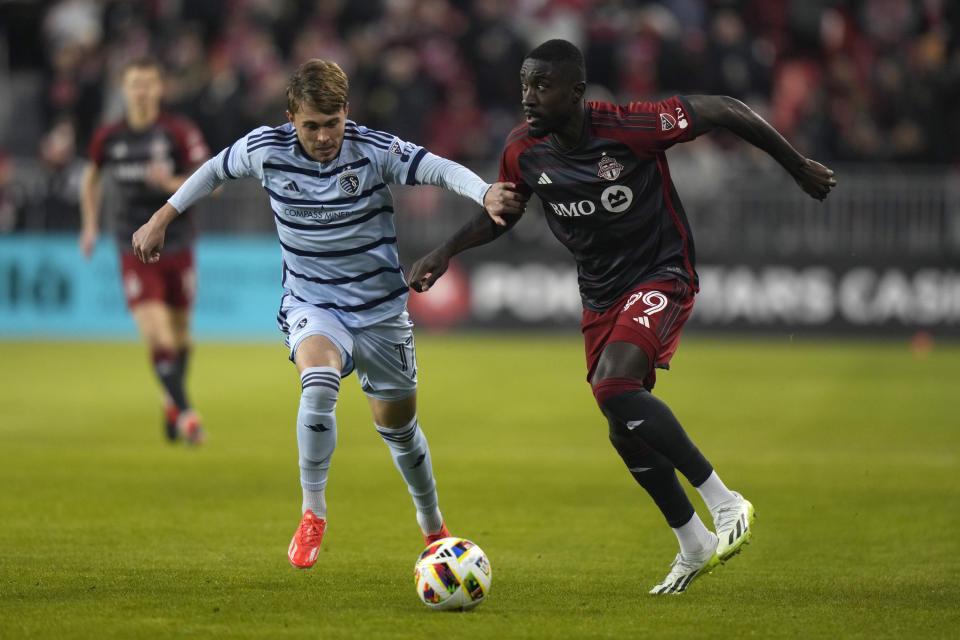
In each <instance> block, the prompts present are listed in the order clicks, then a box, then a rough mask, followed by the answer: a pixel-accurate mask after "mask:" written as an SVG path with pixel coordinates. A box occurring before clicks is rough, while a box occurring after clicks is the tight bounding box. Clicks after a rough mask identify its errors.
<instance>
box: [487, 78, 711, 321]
mask: <svg viewBox="0 0 960 640" xmlns="http://www.w3.org/2000/svg"><path fill="white" fill-rule="evenodd" d="M528 129H529V127H528V125H527V124H523V125H521V126H519V127H517V128H515V129H514V130H513V131H512V132H511V133H510V135H509V136H508V138H507V142H506V145H505V148H504V151H503V155H502V156H501V158H500V180H501V181H507V182H514V183H516V184H517V185H518V187H519V189H520V190H521V191H523V192H524V193H526V194H528V195H529V193H530V192H531V191H532V192H533V193H536V194H537V195H538V196H540V200H541V202H542V204H543V212H544V215H545V216H546V218H547V224H548V225H549V226H550V229H551V230H552V231H553V234H554V235H555V236H556V237H557V239H558V240H560V242H562V243H563V245H564V246H565V247H567V249H569V250H570V252H571V253H572V254H573V257H574V258H575V259H576V261H577V272H578V276H579V277H578V279H579V283H580V297H581V299H582V300H583V306H584V307H585V308H586V309H589V310H591V311H603V310H604V309H606V308H608V307H610V306H611V305H613V304H615V303H616V302H617V301H619V300H620V299H621V298H622V297H623V296H624V295H625V294H627V293H629V292H630V291H633V290H634V289H636V288H637V287H638V286H640V285H641V284H643V283H645V282H655V281H659V280H668V279H681V280H683V281H685V282H687V283H688V284H689V285H690V286H692V287H693V288H694V290H696V289H697V287H698V279H697V273H696V270H695V261H694V249H693V238H692V237H691V233H690V225H689V223H688V222H687V216H686V214H685V213H684V211H683V206H682V205H681V204H680V198H679V197H678V196H677V192H676V189H674V186H673V182H672V181H671V179H670V170H669V168H668V167H667V159H666V156H665V155H664V151H665V150H666V149H668V148H669V147H671V146H673V144H675V143H677V142H684V141H687V140H690V139H691V138H692V131H693V122H692V121H691V120H690V109H689V107H688V105H687V103H686V102H685V101H684V99H683V98H681V97H679V96H675V97H673V98H670V99H668V100H664V101H661V102H633V103H630V104H627V105H615V104H610V103H606V102H589V103H587V110H586V118H585V119H584V131H583V133H582V134H581V138H580V142H579V144H578V145H577V146H576V147H575V148H573V149H561V148H560V147H559V146H558V145H557V143H556V142H555V140H554V139H553V136H551V135H547V136H545V137H543V138H533V137H531V136H530V134H529V132H528Z"/></svg>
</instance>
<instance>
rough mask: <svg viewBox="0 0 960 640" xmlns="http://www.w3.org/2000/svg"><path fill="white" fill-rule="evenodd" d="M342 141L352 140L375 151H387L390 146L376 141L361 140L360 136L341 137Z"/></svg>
mask: <svg viewBox="0 0 960 640" xmlns="http://www.w3.org/2000/svg"><path fill="white" fill-rule="evenodd" d="M343 139H344V140H353V141H354V142H363V143H364V144H369V145H371V146H373V147H376V148H377V149H384V150H387V151H389V149H390V145H389V144H387V143H382V142H379V141H377V140H368V139H367V138H361V137H360V136H343Z"/></svg>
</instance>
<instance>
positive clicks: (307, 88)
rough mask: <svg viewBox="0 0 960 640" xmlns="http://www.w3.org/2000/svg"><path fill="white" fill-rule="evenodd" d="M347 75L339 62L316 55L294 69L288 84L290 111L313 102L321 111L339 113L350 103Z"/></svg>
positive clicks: (294, 111)
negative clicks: (322, 58) (348, 100)
mask: <svg viewBox="0 0 960 640" xmlns="http://www.w3.org/2000/svg"><path fill="white" fill-rule="evenodd" d="M348 88H349V83H348V82H347V74H346V73H344V72H343V69H341V68H340V65H338V64H337V63H336V62H327V61H326V60H320V59H319V58H312V59H310V60H307V61H306V62H304V63H303V64H302V65H300V67H299V68H298V69H297V70H296V71H295V72H294V74H293V76H291V78H290V83H289V84H288V85H287V108H288V109H289V110H290V113H297V112H298V111H300V107H301V105H304V104H309V105H310V106H311V107H313V108H314V109H316V110H317V111H319V112H320V113H336V112H337V111H340V109H342V108H343V107H345V106H346V104H347V89H348Z"/></svg>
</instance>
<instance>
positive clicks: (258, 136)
mask: <svg viewBox="0 0 960 640" xmlns="http://www.w3.org/2000/svg"><path fill="white" fill-rule="evenodd" d="M284 126H286V125H281V126H279V127H276V128H275V129H267V130H266V131H261V132H260V133H253V134H251V135H250V137H249V138H248V140H250V142H260V141H261V140H263V139H265V138H267V137H271V136H274V137H275V136H289V135H292V134H295V133H296V130H293V131H284V129H283V127H284Z"/></svg>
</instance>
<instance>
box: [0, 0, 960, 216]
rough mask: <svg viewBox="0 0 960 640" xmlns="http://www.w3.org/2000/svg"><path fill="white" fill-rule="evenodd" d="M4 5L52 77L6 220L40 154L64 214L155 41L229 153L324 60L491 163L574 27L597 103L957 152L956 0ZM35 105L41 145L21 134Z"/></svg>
mask: <svg viewBox="0 0 960 640" xmlns="http://www.w3.org/2000/svg"><path fill="white" fill-rule="evenodd" d="M12 7H15V10H14V8H12ZM0 17H2V18H3V19H2V20H0V25H3V27H2V28H3V29H4V32H5V33H3V36H4V39H5V40H6V43H7V48H8V55H7V56H6V59H7V66H8V67H9V69H8V70H7V71H8V72H16V73H21V74H22V73H28V74H31V73H32V74H36V75H37V76H38V77H42V82H40V83H38V89H37V93H38V94H39V95H37V96H36V101H37V103H38V105H39V106H40V108H38V109H36V110H35V113H34V114H24V113H21V112H20V111H19V110H18V112H17V113H16V114H15V115H14V114H13V113H11V112H12V110H11V109H8V110H6V111H3V110H0V228H7V229H10V228H16V226H17V224H16V220H15V218H16V214H15V213H11V208H15V206H14V204H11V203H10V202H8V201H9V200H10V195H9V192H10V189H8V188H5V187H4V185H5V184H9V183H11V181H12V180H13V178H12V177H11V176H12V175H13V167H11V164H12V163H11V161H10V156H14V157H21V156H26V155H31V154H32V155H35V156H37V157H39V158H40V159H41V161H42V163H43V165H44V166H45V167H47V169H48V171H49V173H50V175H51V176H52V177H51V183H52V187H51V188H50V189H49V190H48V192H49V193H50V194H51V196H50V197H51V198H53V199H54V200H56V201H55V202H54V203H53V205H51V206H52V207H53V208H54V209H55V210H58V211H59V210H61V209H62V204H63V203H61V202H59V200H57V199H60V198H66V199H69V198H71V197H75V196H73V194H74V190H73V187H74V186H75V185H74V184H73V182H72V180H73V178H72V177H71V176H72V175H73V174H74V173H75V171H76V166H77V164H78V163H82V159H83V157H84V156H85V149H86V146H87V144H88V143H89V140H90V136H91V134H92V132H93V130H94V129H95V127H96V126H97V125H98V124H99V123H101V122H103V121H104V120H105V119H109V118H114V117H117V116H118V115H119V114H120V113H121V110H122V105H121V103H120V96H119V90H118V87H117V82H116V78H117V74H118V72H119V70H120V69H121V67H122V65H123V63H124V61H125V60H128V59H130V58H131V57H134V56H139V55H143V54H147V53H152V54H154V55H156V56H157V57H158V58H159V59H160V60H161V61H162V62H163V63H164V65H165V66H166V68H167V70H168V82H167V105H168V106H169V107H170V108H171V109H172V110H175V111H178V112H180V113H183V114H185V115H187V116H188V117H190V118H191V119H193V120H194V121H195V122H196V123H197V124H198V125H199V126H200V128H201V129H202V131H203V132H204V135H205V136H206V139H207V141H208V143H209V144H210V147H211V149H213V150H214V151H216V150H218V149H220V148H222V147H223V146H225V145H227V144H229V143H230V142H232V141H233V140H234V139H236V137H238V136H239V135H241V134H242V133H244V132H245V131H247V130H249V129H250V128H251V127H252V126H254V125H256V124H261V123H266V122H277V123H280V122H281V121H282V119H283V111H284V108H285V105H284V102H283V100H282V97H281V96H282V95H283V86H284V83H285V81H286V79H287V77H288V76H289V74H290V72H291V70H292V69H293V68H294V67H295V66H296V65H297V64H298V63H299V62H301V61H303V60H304V59H306V58H309V57H320V58H325V59H332V60H335V61H337V62H339V63H340V64H341V65H342V66H343V68H344V69H345V70H346V72H347V73H348V75H349V77H350V78H351V83H352V85H351V88H350V92H351V102H350V116H351V117H352V118H353V119H355V120H357V121H358V122H362V123H364V124H367V125H368V126H371V127H374V128H378V129H384V130H388V131H395V132H397V133H400V134H401V135H403V136H404V137H405V138H407V139H409V140H414V141H417V142H419V143H422V144H424V145H425V146H426V147H428V148H429V149H431V150H432V151H434V152H436V153H438V154H440V155H443V156H446V157H449V158H452V159H456V160H458V161H460V162H463V163H465V164H467V165H469V166H473V167H477V168H478V170H479V169H480V168H482V169H484V170H486V168H488V167H490V166H492V163H494V162H495V161H496V158H497V156H498V153H499V150H500V148H501V145H502V142H503V140H504V137H505V135H506V134H507V132H508V131H509V130H510V128H511V127H512V126H513V125H514V124H515V123H516V122H517V121H518V106H519V88H518V75H517V74H518V67H519V63H520V61H521V59H522V57H523V55H524V53H525V52H526V51H527V50H529V49H530V48H531V47H532V46H535V45H536V44H537V43H539V42H540V41H542V40H544V39H547V38H549V37H563V38H566V39H569V40H571V41H573V42H575V43H578V44H579V45H580V46H581V47H582V48H583V50H584V51H585V53H586V56H587V64H588V69H587V76H588V81H589V83H590V87H591V89H590V94H589V95H590V97H592V98H596V99H609V100H616V101H628V100H639V99H650V98H654V97H659V96H665V95H670V94H673V93H718V94H727V95H731V96H734V97H737V98H740V99H742V100H744V101H745V102H747V103H748V104H749V105H750V106H751V107H753V108H754V109H756V110H757V111H759V112H760V113H761V114H763V115H764V116H765V117H767V119H768V120H770V122H771V123H772V124H774V125H775V126H776V127H777V128H778V129H779V130H780V131H782V132H783V133H784V134H785V135H786V136H787V137H788V138H789V139H790V140H791V141H792V142H793V143H794V144H795V146H797V147H798V148H800V149H802V150H803V151H804V152H805V153H807V154H808V155H810V156H812V157H817V158H820V159H822V160H824V161H827V162H832V163H835V162H840V163H843V162H877V161H881V162H889V163H911V164H916V163H923V164H955V163H956V162H957V160H958V159H960V121H958V120H957V118H956V117H953V115H954V114H956V113H958V112H960V47H958V35H957V33H958V29H960V5H958V3H955V2H948V1H947V0H712V1H711V0H657V1H643V0H633V1H629V0H519V1H510V0H349V1H346V0H330V1H325V2H314V1H312V0H289V1H286V2H277V1H276V0H204V1H203V2H177V1H174V0H151V1H150V2H140V1H133V0H56V1H54V2H50V3H40V2H14V3H4V4H3V6H0ZM25 117H35V118H37V119H38V122H37V123H36V124H37V129H38V131H41V132H42V135H41V136H40V140H39V142H37V141H34V142H33V145H34V146H33V148H23V146H24V144H25V141H24V140H23V136H20V137H17V136H11V135H9V132H10V131H11V130H12V129H14V128H20V127H22V126H27V125H24V124H23V122H22V120H21V119H22V118H25ZM15 118H16V119H15ZM3 120H6V121H5V122H4V121H3ZM5 132H6V133H5ZM11 139H12V140H13V142H9V141H10V140H11ZM711 144H713V145H716V146H717V147H718V148H719V149H720V150H724V148H725V147H727V146H729V147H731V148H733V147H735V146H736V148H738V149H740V151H741V152H742V151H743V147H741V146H739V145H734V144H732V138H731V139H725V138H723V137H722V136H717V137H715V138H714V141H713V142H711ZM4 146H5V147H7V148H6V149H4ZM27 146H29V143H28V144H27ZM4 194H6V195H4ZM62 222H63V224H64V225H66V226H68V227H70V228H75V227H76V221H75V220H72V219H71V220H70V221H68V220H66V219H64V220H63V221H62ZM50 224H51V226H53V227H54V228H55V227H58V226H59V224H57V223H56V221H55V220H54V219H50Z"/></svg>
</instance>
